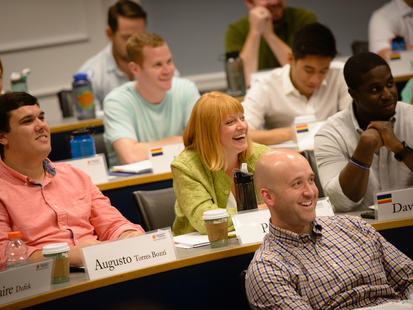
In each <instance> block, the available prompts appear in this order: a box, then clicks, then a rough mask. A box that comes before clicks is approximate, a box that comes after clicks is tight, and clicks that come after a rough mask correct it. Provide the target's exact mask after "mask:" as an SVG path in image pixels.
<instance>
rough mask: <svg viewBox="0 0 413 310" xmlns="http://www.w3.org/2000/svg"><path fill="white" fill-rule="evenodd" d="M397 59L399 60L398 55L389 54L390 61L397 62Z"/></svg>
mask: <svg viewBox="0 0 413 310" xmlns="http://www.w3.org/2000/svg"><path fill="white" fill-rule="evenodd" d="M397 59H400V53H392V54H390V60H397Z"/></svg>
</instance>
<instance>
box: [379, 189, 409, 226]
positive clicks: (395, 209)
mask: <svg viewBox="0 0 413 310" xmlns="http://www.w3.org/2000/svg"><path fill="white" fill-rule="evenodd" d="M375 210H376V219H378V220H379V221H381V220H396V219H401V218H407V217H413V187H410V188H405V189H398V190H393V191H387V192H380V193H377V194H376V209H375Z"/></svg>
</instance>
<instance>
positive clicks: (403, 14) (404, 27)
mask: <svg viewBox="0 0 413 310" xmlns="http://www.w3.org/2000/svg"><path fill="white" fill-rule="evenodd" d="M396 36H400V37H403V38H404V40H405V41H406V46H407V49H413V0H392V1H390V2H388V3H386V4H385V5H383V6H382V7H381V8H379V9H377V10H376V11H374V12H373V14H372V15H371V18H370V21H369V50H370V51H371V52H373V53H376V54H379V55H380V56H381V57H383V58H384V59H387V58H388V56H389V53H390V52H391V42H392V39H393V38H395V37H396Z"/></svg>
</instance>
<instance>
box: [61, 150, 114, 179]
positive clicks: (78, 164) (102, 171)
mask: <svg viewBox="0 0 413 310" xmlns="http://www.w3.org/2000/svg"><path fill="white" fill-rule="evenodd" d="M64 162H66V163H68V164H70V165H72V166H73V167H75V168H78V169H80V170H82V171H83V172H85V173H87V174H88V175H89V176H90V177H91V179H92V182H93V184H101V183H106V182H108V180H109V178H108V173H107V169H106V160H105V155H103V154H96V155H94V156H90V157H84V158H78V159H70V160H65V161H64Z"/></svg>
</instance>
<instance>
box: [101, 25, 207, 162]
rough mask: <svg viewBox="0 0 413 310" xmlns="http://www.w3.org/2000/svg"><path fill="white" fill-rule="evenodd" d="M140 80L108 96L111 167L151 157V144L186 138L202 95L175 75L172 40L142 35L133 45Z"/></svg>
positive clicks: (133, 60) (131, 66) (132, 55)
mask: <svg viewBox="0 0 413 310" xmlns="http://www.w3.org/2000/svg"><path fill="white" fill-rule="evenodd" d="M127 51H128V57H129V59H130V60H131V61H130V62H129V63H128V66H129V69H130V71H131V72H132V73H133V74H134V76H135V81H133V82H128V83H126V84H124V85H122V86H120V87H118V88H115V89H114V90H113V91H111V92H110V93H109V94H108V95H107V96H106V97H105V100H104V112H105V118H104V125H105V133H104V137H105V143H106V148H107V150H108V154H109V163H110V165H111V166H113V165H116V164H119V163H120V164H128V163H133V162H137V161H141V160H145V159H148V148H150V147H154V146H159V145H164V144H172V143H179V142H182V137H181V135H182V132H183V130H184V128H185V125H186V122H187V121H188V119H189V116H190V114H191V111H192V107H193V106H194V104H195V102H196V101H197V99H198V98H199V92H198V89H197V88H196V86H195V84H194V83H192V82H191V81H189V80H185V79H182V78H178V77H174V70H175V66H174V63H173V61H172V55H171V52H170V50H169V48H168V45H167V44H166V42H165V41H164V40H163V39H162V38H161V37H160V36H158V35H156V34H153V33H148V32H146V33H140V34H136V35H133V36H132V37H130V38H129V40H128V43H127Z"/></svg>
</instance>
